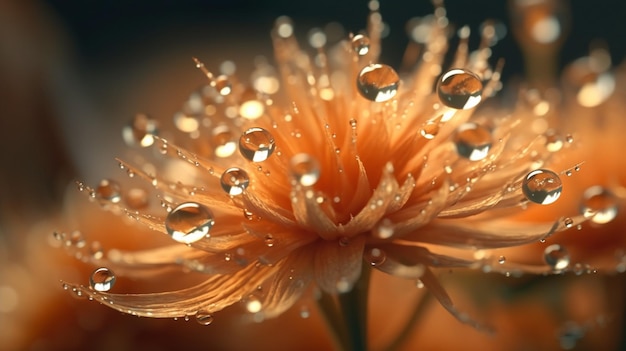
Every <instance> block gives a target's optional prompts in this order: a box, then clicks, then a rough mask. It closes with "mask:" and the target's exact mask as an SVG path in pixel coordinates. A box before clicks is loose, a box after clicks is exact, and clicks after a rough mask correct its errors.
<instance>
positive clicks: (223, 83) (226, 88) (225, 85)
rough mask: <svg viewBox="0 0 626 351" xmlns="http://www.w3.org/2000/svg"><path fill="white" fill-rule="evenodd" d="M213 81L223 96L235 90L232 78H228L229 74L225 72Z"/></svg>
mask: <svg viewBox="0 0 626 351" xmlns="http://www.w3.org/2000/svg"><path fill="white" fill-rule="evenodd" d="M213 82H214V84H215V90H217V92H218V93H219V94H220V95H222V96H226V95H228V94H230V93H231V91H232V90H233V89H232V86H231V84H230V80H229V79H228V77H227V76H225V75H223V74H222V75H219V76H218V77H217V78H215V80H214V81H213Z"/></svg>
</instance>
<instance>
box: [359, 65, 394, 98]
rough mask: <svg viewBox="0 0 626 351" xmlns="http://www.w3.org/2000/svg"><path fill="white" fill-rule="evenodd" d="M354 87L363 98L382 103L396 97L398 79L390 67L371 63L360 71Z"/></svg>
mask: <svg viewBox="0 0 626 351" xmlns="http://www.w3.org/2000/svg"><path fill="white" fill-rule="evenodd" d="M356 85H357V88H358V90H359V93H361V95H362V96H363V97H364V98H366V99H368V100H370V101H376V102H383V101H387V100H389V99H391V98H393V97H394V96H395V95H396V93H397V92H398V86H399V85H400V77H399V76H398V73H396V71H395V70H394V69H393V68H391V67H390V66H387V65H383V64H378V63H373V64H370V65H367V66H365V67H364V68H363V69H362V70H361V72H360V73H359V76H358V78H357V81H356Z"/></svg>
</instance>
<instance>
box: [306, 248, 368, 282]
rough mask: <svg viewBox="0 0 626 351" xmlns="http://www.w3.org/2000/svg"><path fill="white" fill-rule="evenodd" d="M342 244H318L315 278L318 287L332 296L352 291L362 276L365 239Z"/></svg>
mask: <svg viewBox="0 0 626 351" xmlns="http://www.w3.org/2000/svg"><path fill="white" fill-rule="evenodd" d="M341 242H342V241H341V240H339V242H337V241H336V240H334V241H323V242H320V243H318V244H316V251H315V260H314V261H315V262H314V267H315V278H316V280H317V284H318V286H319V287H320V288H321V289H322V290H324V291H326V292H328V293H331V294H333V293H344V292H347V291H350V290H351V289H352V286H353V285H354V282H356V280H357V279H358V278H359V277H360V276H361V268H362V264H363V247H364V244H365V238H363V236H357V237H354V238H351V239H350V240H349V242H345V243H343V244H342V243H341Z"/></svg>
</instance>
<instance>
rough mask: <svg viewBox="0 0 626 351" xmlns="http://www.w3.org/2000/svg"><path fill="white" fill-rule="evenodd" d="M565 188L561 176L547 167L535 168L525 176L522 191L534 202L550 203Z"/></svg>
mask: <svg viewBox="0 0 626 351" xmlns="http://www.w3.org/2000/svg"><path fill="white" fill-rule="evenodd" d="M562 190H563V184H562V183H561V178H559V176H558V175H557V174H556V173H554V172H552V171H550V170H547V169H537V170H534V171H532V172H530V173H528V175H526V178H524V180H523V182H522V191H523V192H524V195H526V198H527V199H528V200H530V201H532V202H534V203H538V204H541V205H549V204H551V203H553V202H555V201H556V200H557V199H558V198H559V197H560V196H561V192H562Z"/></svg>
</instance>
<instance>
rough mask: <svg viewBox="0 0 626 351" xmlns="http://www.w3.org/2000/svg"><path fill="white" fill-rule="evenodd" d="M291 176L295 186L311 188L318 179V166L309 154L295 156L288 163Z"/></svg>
mask: <svg viewBox="0 0 626 351" xmlns="http://www.w3.org/2000/svg"><path fill="white" fill-rule="evenodd" d="M289 167H290V171H291V175H292V177H293V178H294V180H295V182H296V183H297V184H300V185H302V186H312V185H314V184H315V183H317V181H318V180H319V179H320V166H319V163H318V162H317V160H316V159H315V158H313V157H311V155H309V154H297V155H295V156H294V157H292V158H291V161H290V162H289Z"/></svg>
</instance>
